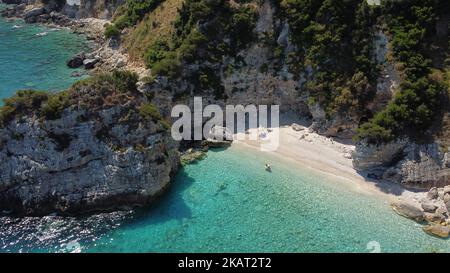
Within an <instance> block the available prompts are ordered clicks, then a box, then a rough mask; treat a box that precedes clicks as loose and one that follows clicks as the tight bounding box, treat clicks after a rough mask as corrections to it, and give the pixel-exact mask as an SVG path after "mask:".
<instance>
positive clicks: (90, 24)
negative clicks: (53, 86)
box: [2, 4, 149, 78]
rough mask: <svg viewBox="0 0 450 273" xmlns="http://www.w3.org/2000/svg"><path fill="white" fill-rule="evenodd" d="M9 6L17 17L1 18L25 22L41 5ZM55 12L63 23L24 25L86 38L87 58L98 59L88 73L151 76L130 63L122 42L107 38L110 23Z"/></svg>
mask: <svg viewBox="0 0 450 273" xmlns="http://www.w3.org/2000/svg"><path fill="white" fill-rule="evenodd" d="M8 7H9V8H11V9H12V10H13V11H14V15H12V16H9V15H2V17H3V18H5V19H6V20H25V19H24V14H25V12H27V11H30V10H32V9H34V8H40V7H42V6H41V5H35V4H31V5H27V6H25V8H24V9H17V5H6V9H7V8H8ZM6 9H5V10H6ZM52 13H54V14H55V16H56V18H58V19H60V20H59V21H58V20H57V19H56V20H53V19H48V20H47V21H37V22H32V23H29V22H26V21H25V22H24V23H25V24H27V25H32V24H36V25H41V26H44V27H48V28H57V29H65V30H68V31H70V32H72V33H74V34H76V35H84V36H85V38H86V42H87V45H88V52H84V53H85V54H86V56H87V57H86V59H96V60H98V63H97V64H96V65H95V67H93V68H91V69H86V72H87V73H88V74H92V73H98V72H111V71H113V70H129V71H132V72H135V73H137V74H138V75H139V77H140V78H144V77H146V76H148V75H149V72H148V69H146V68H145V67H144V66H142V65H139V64H137V63H134V62H131V61H130V59H129V56H128V54H127V53H126V49H124V48H123V47H121V46H120V44H119V43H117V42H116V41H114V40H111V39H105V37H104V30H105V25H106V24H108V23H111V20H109V19H98V18H79V19H75V18H70V17H68V16H66V15H65V14H64V13H61V12H55V11H52ZM79 53H81V52H79ZM79 53H78V54H79ZM75 56H76V55H75ZM75 56H74V57H75Z"/></svg>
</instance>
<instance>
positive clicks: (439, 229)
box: [423, 225, 450, 238]
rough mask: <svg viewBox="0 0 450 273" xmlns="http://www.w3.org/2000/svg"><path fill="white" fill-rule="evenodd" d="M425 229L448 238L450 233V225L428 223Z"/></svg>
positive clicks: (427, 231)
mask: <svg viewBox="0 0 450 273" xmlns="http://www.w3.org/2000/svg"><path fill="white" fill-rule="evenodd" d="M423 231H425V232H426V233H428V234H430V235H433V236H437V237H440V238H448V236H449V234H450V227H448V226H443V225H428V226H425V227H423Z"/></svg>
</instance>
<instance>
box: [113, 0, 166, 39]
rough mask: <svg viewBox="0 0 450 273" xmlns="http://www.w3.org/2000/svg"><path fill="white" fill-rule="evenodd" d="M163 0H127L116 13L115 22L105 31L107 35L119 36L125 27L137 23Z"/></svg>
mask: <svg viewBox="0 0 450 273" xmlns="http://www.w3.org/2000/svg"><path fill="white" fill-rule="evenodd" d="M161 2H163V0H127V1H126V3H125V4H124V5H122V6H121V7H119V8H118V9H117V11H116V13H115V14H114V19H113V24H112V25H110V26H108V27H107V28H106V31H105V36H106V37H112V36H118V35H119V34H120V31H121V30H122V29H124V28H127V27H131V26H134V25H136V24H137V23H138V22H139V21H141V20H142V19H143V18H144V16H145V15H146V14H147V13H149V12H151V11H152V10H154V9H155V8H156V7H158V5H159V4H161Z"/></svg>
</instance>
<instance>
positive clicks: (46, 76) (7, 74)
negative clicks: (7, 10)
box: [0, 4, 87, 104]
mask: <svg viewBox="0 0 450 273" xmlns="http://www.w3.org/2000/svg"><path fill="white" fill-rule="evenodd" d="M2 7H4V5H3V6H2V4H0V9H2ZM14 26H16V27H14ZM17 26H18V27H19V28H17ZM43 32H47V33H48V34H47V35H46V36H37V35H36V34H38V33H43ZM86 49H87V43H86V39H84V38H83V37H81V36H79V35H76V34H73V33H70V32H69V31H65V30H61V29H51V28H48V27H43V26H39V25H29V24H25V23H24V22H23V21H22V20H14V21H10V20H7V19H5V18H1V17H0V99H2V98H5V97H10V96H11V95H12V94H14V92H15V91H16V90H18V89H39V90H50V91H56V90H62V89H65V88H67V87H69V86H70V85H71V84H72V83H74V82H75V81H77V80H79V79H80V78H79V77H72V76H71V75H72V73H74V72H75V71H79V72H81V73H83V71H80V70H74V69H70V68H68V67H67V66H66V61H67V59H69V58H70V57H71V56H73V55H74V54H76V53H78V52H80V51H82V50H86ZM0 104H1V102H0Z"/></svg>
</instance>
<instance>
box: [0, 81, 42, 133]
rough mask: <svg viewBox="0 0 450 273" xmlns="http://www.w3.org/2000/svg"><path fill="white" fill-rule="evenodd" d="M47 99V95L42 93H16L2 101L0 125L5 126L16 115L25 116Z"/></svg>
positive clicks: (32, 91)
mask: <svg viewBox="0 0 450 273" xmlns="http://www.w3.org/2000/svg"><path fill="white" fill-rule="evenodd" d="M48 97H49V94H48V93H47V92H44V91H34V90H19V91H17V92H16V94H15V95H14V96H12V97H10V98H5V99H3V103H4V105H3V106H2V107H1V108H0V124H1V125H2V126H4V125H6V123H7V122H9V121H10V120H11V119H12V118H14V116H15V115H16V114H25V113H29V112H31V111H33V110H35V109H39V108H40V107H41V104H42V103H43V102H45V101H47V100H48Z"/></svg>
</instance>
